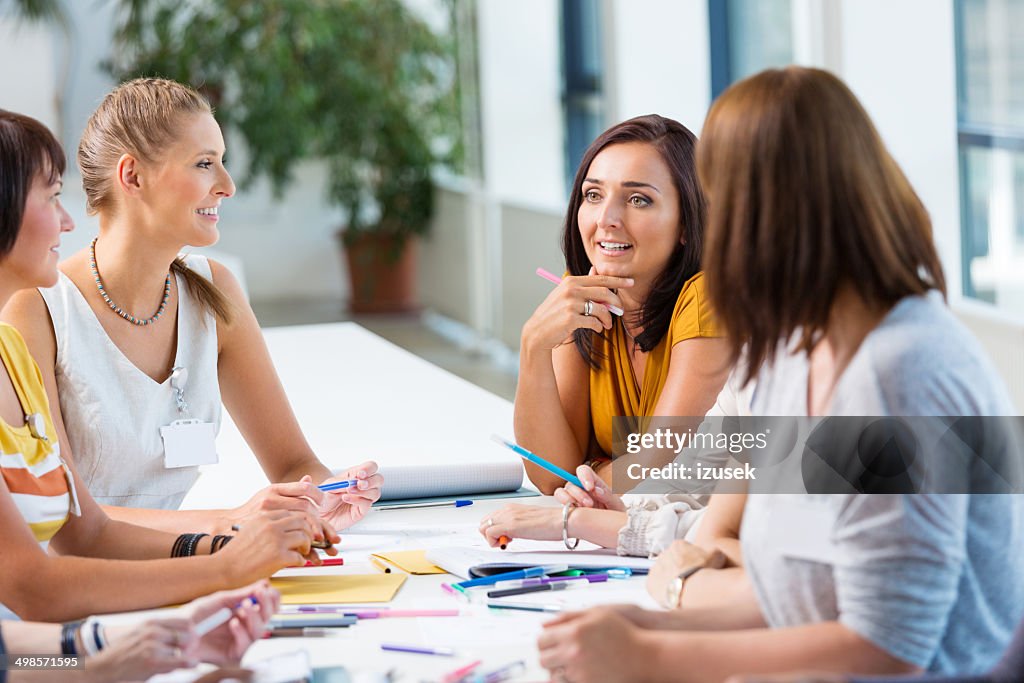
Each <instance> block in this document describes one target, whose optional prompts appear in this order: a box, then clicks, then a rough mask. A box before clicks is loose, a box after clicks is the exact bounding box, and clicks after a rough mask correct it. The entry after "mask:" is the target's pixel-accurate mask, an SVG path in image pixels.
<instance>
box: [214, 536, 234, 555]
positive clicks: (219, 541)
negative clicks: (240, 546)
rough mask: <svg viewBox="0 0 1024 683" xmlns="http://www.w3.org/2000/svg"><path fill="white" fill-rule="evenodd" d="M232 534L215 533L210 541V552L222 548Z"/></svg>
mask: <svg viewBox="0 0 1024 683" xmlns="http://www.w3.org/2000/svg"><path fill="white" fill-rule="evenodd" d="M232 538H234V536H226V535H224V534H217V535H216V536H214V537H213V541H211V542H210V554H211V555H213V554H214V553H215V552H217V551H218V550H220V549H221V548H223V547H224V546H226V545H227V544H228V541H230V540H231V539H232Z"/></svg>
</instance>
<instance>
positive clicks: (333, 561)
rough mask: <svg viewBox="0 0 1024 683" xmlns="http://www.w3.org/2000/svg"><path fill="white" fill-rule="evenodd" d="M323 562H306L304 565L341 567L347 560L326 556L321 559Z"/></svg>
mask: <svg viewBox="0 0 1024 683" xmlns="http://www.w3.org/2000/svg"><path fill="white" fill-rule="evenodd" d="M320 562H321V564H313V563H312V562H306V564H304V565H302V566H303V567H340V566H341V565H343V564H345V560H344V559H343V558H341V557H325V558H324V559H322V560H320Z"/></svg>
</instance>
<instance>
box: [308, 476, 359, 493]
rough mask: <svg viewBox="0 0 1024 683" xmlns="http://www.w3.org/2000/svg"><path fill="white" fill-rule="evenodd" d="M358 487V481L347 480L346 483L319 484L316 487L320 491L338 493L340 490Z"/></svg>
mask: <svg viewBox="0 0 1024 683" xmlns="http://www.w3.org/2000/svg"><path fill="white" fill-rule="evenodd" d="M358 485H359V480H358V479H348V480H346V481H332V482H331V483H329V484H320V485H319V486H317V488H318V489H320V490H321V491H325V492H327V491H340V490H341V489H347V488H357V487H358Z"/></svg>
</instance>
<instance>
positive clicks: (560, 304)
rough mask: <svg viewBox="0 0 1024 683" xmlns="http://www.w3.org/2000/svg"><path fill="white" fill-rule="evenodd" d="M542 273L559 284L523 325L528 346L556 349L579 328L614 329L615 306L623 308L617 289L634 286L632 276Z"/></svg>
mask: <svg viewBox="0 0 1024 683" xmlns="http://www.w3.org/2000/svg"><path fill="white" fill-rule="evenodd" d="M538 274H541V277H543V278H545V279H553V280H554V281H557V282H558V286H557V287H555V289H554V290H552V291H551V293H550V294H549V295H548V296H547V298H546V299H544V301H543V302H541V304H540V306H538V307H537V309H536V310H535V311H534V312H533V315H532V316H530V319H529V320H527V321H526V324H525V325H524V326H523V335H522V341H523V345H524V347H526V348H527V349H554V348H555V347H557V346H559V345H561V344H563V343H564V342H565V341H566V340H567V339H568V338H569V337H570V336H571V335H572V333H573V332H574V331H576V330H578V329H590V330H594V331H595V332H603V331H605V330H607V329H610V328H611V326H612V310H611V309H615V310H616V311H617V312H619V313H621V311H622V300H621V299H620V298H619V295H618V294H617V293H616V292H615V291H613V290H618V289H624V288H628V287H632V286H633V279H632V278H622V277H612V276H607V275H595V274H590V275H581V276H568V277H565V278H562V279H559V278H558V276H556V275H552V274H551V273H548V272H547V271H545V270H544V269H543V268H541V269H538Z"/></svg>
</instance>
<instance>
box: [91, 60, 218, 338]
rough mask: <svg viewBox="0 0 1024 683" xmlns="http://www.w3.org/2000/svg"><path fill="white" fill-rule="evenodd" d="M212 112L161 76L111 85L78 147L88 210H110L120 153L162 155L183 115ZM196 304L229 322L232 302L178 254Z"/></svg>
mask: <svg viewBox="0 0 1024 683" xmlns="http://www.w3.org/2000/svg"><path fill="white" fill-rule="evenodd" d="M197 114H210V115H213V109H212V108H211V107H210V103H209V102H208V101H207V100H206V98H205V97H203V96H202V95H200V94H199V93H198V92H196V91H195V90H193V89H192V88H190V87H188V86H186V85H182V84H181V83H176V82H175V81H169V80H166V79H163V78H137V79H135V80H133V81H127V82H125V83H122V84H121V85H119V86H117V87H116V88H114V89H113V90H112V91H111V92H110V93H109V94H108V95H107V96H106V97H104V98H103V102H101V103H100V106H99V107H98V108H97V109H96V111H95V112H93V114H92V116H90V117H89V121H88V123H86V125H85V132H83V133H82V141H81V142H80V143H79V145H78V168H79V169H80V170H81V172H82V186H83V187H84V188H85V197H86V203H87V206H86V208H87V209H88V211H89V213H90V214H95V213H99V212H100V211H104V210H106V211H112V210H113V208H114V206H113V196H114V193H113V180H112V178H113V176H114V169H115V168H116V167H117V162H118V160H119V159H120V158H121V156H122V155H123V154H131V155H132V156H133V157H135V158H136V159H139V160H143V161H149V162H154V161H157V160H159V159H160V156H161V155H162V153H163V150H164V148H165V147H166V146H167V145H169V144H171V143H172V142H173V141H174V140H175V139H177V137H178V133H179V131H180V129H181V126H182V125H183V124H184V122H185V120H186V117H188V116H195V115H197ZM171 270H172V271H174V272H175V273H176V274H178V275H181V277H182V279H184V281H185V285H186V286H187V287H188V290H189V293H190V294H192V296H194V297H195V298H196V301H197V302H199V305H200V306H201V307H202V308H203V309H205V310H209V311H212V312H213V314H214V315H215V316H216V317H217V318H219V319H220V320H221V321H222V322H224V323H230V322H231V319H232V317H233V314H234V306H233V305H232V304H231V302H230V301H229V300H228V298H227V297H226V296H224V294H223V293H222V292H221V291H220V289H218V288H217V286H216V285H214V284H213V281H212V280H207V279H206V278H205V277H203V276H202V275H200V274H199V273H196V272H194V271H192V270H190V269H189V267H188V266H187V265H185V262H184V261H183V260H182V259H181V258H176V259H174V261H173V262H172V263H171Z"/></svg>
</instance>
